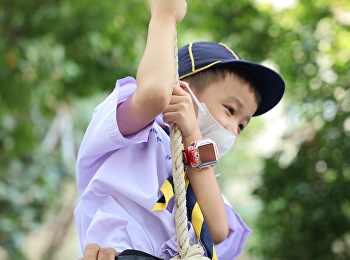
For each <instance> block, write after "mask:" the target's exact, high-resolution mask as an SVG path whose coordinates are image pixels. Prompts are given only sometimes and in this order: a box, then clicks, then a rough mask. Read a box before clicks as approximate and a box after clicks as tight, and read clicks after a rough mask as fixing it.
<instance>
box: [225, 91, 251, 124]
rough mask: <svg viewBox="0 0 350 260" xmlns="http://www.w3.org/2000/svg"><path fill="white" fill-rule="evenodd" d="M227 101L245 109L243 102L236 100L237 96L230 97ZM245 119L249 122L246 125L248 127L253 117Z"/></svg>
mask: <svg viewBox="0 0 350 260" xmlns="http://www.w3.org/2000/svg"><path fill="white" fill-rule="evenodd" d="M227 100H228V101H231V102H234V103H237V104H238V106H240V107H244V105H243V104H242V102H241V101H240V100H239V99H238V98H236V97H235V96H229V97H228V98H227ZM243 119H244V120H247V124H246V125H248V123H249V122H250V119H251V117H249V116H246V117H244V118H243Z"/></svg>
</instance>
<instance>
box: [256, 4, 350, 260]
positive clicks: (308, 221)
mask: <svg viewBox="0 0 350 260" xmlns="http://www.w3.org/2000/svg"><path fill="white" fill-rule="evenodd" d="M346 10H347V11H346ZM344 12H345V13H346V12H347V14H349V13H350V3H349V2H346V1H321V0H319V1H309V2H308V1H301V2H299V3H298V5H296V6H295V8H293V9H291V10H284V11H282V12H280V13H279V14H277V15H276V19H277V20H278V21H279V23H275V24H274V29H273V31H271V33H273V34H275V35H276V37H275V39H276V43H277V42H279V43H280V44H278V45H277V44H276V45H275V46H272V50H273V54H272V55H271V57H273V60H274V61H275V62H277V63H278V65H279V67H280V69H281V72H282V74H283V75H285V79H286V80H287V87H288V88H289V91H290V93H291V94H292V95H291V96H292V97H293V101H292V103H291V104H290V105H289V107H288V127H287V129H288V131H287V133H286V136H285V139H284V142H283V145H282V146H281V147H280V151H278V152H277V153H276V154H275V155H274V156H273V157H272V158H270V159H267V160H266V162H265V166H264V170H263V175H262V178H263V179H262V184H261V186H260V187H258V188H257V189H256V191H255V194H256V195H258V196H259V197H260V199H261V200H262V201H263V210H262V212H261V214H260V215H259V216H258V218H257V219H258V221H257V231H258V233H259V235H260V238H261V241H260V243H259V246H258V247H257V248H255V250H254V251H255V254H256V255H263V257H262V258H261V259H269V260H270V259H305V260H306V259H320V260H331V259H350V189H349V186H350V149H349V148H350V114H349V112H350V90H349V82H350V62H349V61H350V46H349V44H348V43H349V42H350V31H349V25H350V20H349V19H344V15H343V14H344Z"/></svg>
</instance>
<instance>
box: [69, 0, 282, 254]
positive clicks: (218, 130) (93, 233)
mask: <svg viewBox="0 0 350 260" xmlns="http://www.w3.org/2000/svg"><path fill="white" fill-rule="evenodd" d="M185 13H186V2H185V0H153V1H152V4H151V14H152V15H151V20H150V24H149V32H148V38H147V44H146V48H145V51H144V55H143V57H142V59H141V62H140V65H139V68H138V71H137V76H136V81H135V80H134V79H133V78H131V77H127V78H124V79H121V80H118V81H117V83H116V87H115V89H114V91H113V93H112V94H111V95H110V96H109V97H108V98H107V99H106V100H105V101H104V102H103V103H101V104H100V105H99V106H98V107H97V108H96V109H95V112H94V116H93V119H92V121H91V123H90V125H89V127H88V129H87V132H86V134H85V137H84V140H83V142H82V145H81V148H80V151H79V156H78V162H77V182H78V188H79V191H80V193H81V194H82V198H81V201H80V202H79V205H78V206H77V208H76V210H75V218H76V223H77V227H78V232H79V236H80V241H81V246H82V249H84V248H85V246H86V245H87V244H89V243H97V244H99V245H100V246H102V247H111V248H113V249H114V250H115V252H117V253H121V252H122V251H124V250H126V249H137V250H141V251H143V252H146V253H148V254H151V255H153V256H156V257H159V258H161V259H170V258H171V257H173V256H174V255H176V254H177V242H176V234H175V224H174V215H173V213H174V212H173V206H174V201H173V200H170V201H167V202H166V204H165V207H164V208H163V209H162V210H157V209H156V210H155V208H156V206H155V205H156V204H157V201H158V200H159V199H160V198H161V197H162V195H163V193H162V192H161V191H160V188H161V186H162V184H163V183H164V182H165V181H166V180H167V179H168V178H169V177H170V176H171V157H170V150H169V149H170V148H169V136H168V134H167V133H166V128H167V127H168V123H169V122H174V123H176V124H177V125H178V126H179V127H180V129H181V131H182V141H183V145H184V147H185V149H187V148H190V147H192V148H193V145H194V144H200V143H201V141H202V140H203V139H204V138H211V139H213V141H214V142H211V144H212V145H213V147H215V145H216V146H217V148H218V151H219V155H220V156H222V155H223V154H225V153H226V152H228V151H229V150H230V149H232V147H233V145H234V144H235V140H236V137H237V136H238V135H239V134H240V132H241V131H242V130H243V129H244V128H245V127H246V126H247V124H248V123H249V120H250V118H251V117H252V116H256V115H260V114H262V113H265V112H266V111H268V110H270V109H271V108H272V107H274V106H275V105H276V104H277V103H278V102H279V100H280V99H281V97H282V95H283V92H284V83H283V80H282V79H281V78H280V77H279V76H278V74H276V73H275V72H273V71H272V70H270V69H268V68H265V67H263V66H261V65H258V64H253V63H249V62H246V61H243V60H242V59H241V58H240V57H239V56H238V55H237V54H236V53H234V52H233V51H232V50H230V49H229V48H228V47H227V46H225V45H222V44H217V43H208V42H206V43H205V42H201V43H193V44H190V45H188V46H185V47H183V48H181V49H180V50H179V75H180V78H181V79H183V80H184V82H180V86H174V77H175V70H176V68H175V64H174V34H175V25H176V23H178V22H180V21H181V20H182V19H183V17H184V15H185ZM185 82H187V83H188V84H187V83H185ZM192 100H194V101H195V102H192ZM193 142H194V143H193ZM214 150H215V149H214ZM201 156H202V155H201ZM204 156H206V155H205V154H203V157H204ZM186 158H187V157H186ZM186 158H184V160H185V162H187V167H186V172H187V177H188V179H189V182H190V186H191V188H192V190H193V192H194V195H195V197H196V199H197V202H198V204H199V206H200V209H201V211H202V213H203V216H204V219H205V222H206V225H207V229H208V231H209V234H210V237H211V239H212V242H213V243H214V244H215V249H214V252H211V251H210V248H205V253H206V255H208V256H210V258H213V259H215V258H216V257H217V258H219V259H221V260H225V259H227V260H229V259H234V258H235V257H237V256H238V255H239V254H240V253H241V251H242V248H243V246H244V244H245V241H246V239H247V236H248V235H249V233H250V230H249V229H248V228H247V226H246V225H245V224H244V223H243V221H242V220H241V219H240V217H239V216H238V215H237V214H236V213H235V211H234V210H233V209H232V207H231V206H230V205H229V203H228V202H227V201H226V199H225V198H224V197H223V196H222V194H221V192H220V189H219V186H218V183H217V181H216V177H215V174H214V171H213V168H211V167H201V166H200V165H194V164H192V163H193V161H191V160H190V159H189V157H188V158H187V159H188V160H187V159H186ZM213 164H214V163H212V162H210V163H209V165H213ZM188 227H189V236H190V242H191V243H199V242H200V241H199V239H198V237H197V235H196V233H195V230H194V227H193V225H192V224H191V223H190V222H188ZM215 251H216V252H215ZM95 253H96V252H95ZM95 258H96V256H95ZM84 259H89V258H88V256H87V255H85V258H84ZM91 259H94V258H91Z"/></svg>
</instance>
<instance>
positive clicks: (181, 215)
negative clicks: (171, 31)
mask: <svg viewBox="0 0 350 260" xmlns="http://www.w3.org/2000/svg"><path fill="white" fill-rule="evenodd" d="M174 38H175V39H174V43H175V44H174V56H175V57H174V58H175V68H176V73H175V82H174V83H175V86H177V85H178V84H179V73H178V66H179V65H178V48H177V31H176V29H175V37H174ZM181 141H182V134H181V129H180V128H179V127H178V126H177V125H176V124H174V123H171V124H170V150H171V158H172V175H173V181H174V193H175V198H174V199H175V226H176V237H177V243H178V251H179V255H176V256H175V257H174V258H172V259H188V260H204V259H208V260H209V258H207V257H205V256H204V250H203V248H202V246H201V245H193V246H190V242H189V238H188V230H187V209H186V186H185V172H184V165H183V161H182V142H181Z"/></svg>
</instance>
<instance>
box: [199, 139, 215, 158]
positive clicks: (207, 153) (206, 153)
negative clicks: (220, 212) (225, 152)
mask: <svg viewBox="0 0 350 260" xmlns="http://www.w3.org/2000/svg"><path fill="white" fill-rule="evenodd" d="M198 152H199V154H200V158H201V163H208V162H214V161H216V156H215V148H214V145H213V144H210V143H209V144H205V145H201V146H199V147H198Z"/></svg>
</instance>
